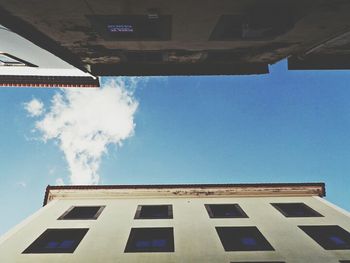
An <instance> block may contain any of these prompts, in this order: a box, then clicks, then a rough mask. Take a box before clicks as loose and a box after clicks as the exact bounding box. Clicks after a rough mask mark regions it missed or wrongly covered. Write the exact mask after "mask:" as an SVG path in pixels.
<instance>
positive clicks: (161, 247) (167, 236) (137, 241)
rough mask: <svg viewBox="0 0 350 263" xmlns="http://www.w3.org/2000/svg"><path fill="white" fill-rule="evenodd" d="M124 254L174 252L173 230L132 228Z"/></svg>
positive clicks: (168, 228)
mask: <svg viewBox="0 0 350 263" xmlns="http://www.w3.org/2000/svg"><path fill="white" fill-rule="evenodd" d="M125 252H126V253H137V252H174V232H173V228H171V227H164V228H132V229H131V231H130V235H129V239H128V242H127V245H126V248H125Z"/></svg>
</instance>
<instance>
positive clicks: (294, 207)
mask: <svg viewBox="0 0 350 263" xmlns="http://www.w3.org/2000/svg"><path fill="white" fill-rule="evenodd" d="M271 205H272V206H274V207H275V208H276V209H277V210H278V211H280V212H281V213H282V214H283V215H284V216H285V217H323V215H321V214H320V213H318V212H316V211H315V210H313V209H312V208H311V207H309V206H307V205H306V204H304V203H273V204H271Z"/></svg>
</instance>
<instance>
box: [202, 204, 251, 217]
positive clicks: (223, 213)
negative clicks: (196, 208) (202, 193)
mask: <svg viewBox="0 0 350 263" xmlns="http://www.w3.org/2000/svg"><path fill="white" fill-rule="evenodd" d="M205 208H206V209H207V212H208V214H209V216H210V218H247V217H248V216H247V214H246V213H244V211H243V210H242V208H241V207H240V206H239V205H238V204H214V205H205Z"/></svg>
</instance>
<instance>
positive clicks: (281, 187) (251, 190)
mask: <svg viewBox="0 0 350 263" xmlns="http://www.w3.org/2000/svg"><path fill="white" fill-rule="evenodd" d="M82 191H84V192H82ZM131 191H132V193H131ZM325 195H326V191H325V184H324V183H267V184H266V183H262V184H172V185H68V186H50V185H48V186H47V188H46V192H45V198H44V205H46V204H47V203H48V202H50V201H51V200H53V199H56V198H58V199H61V198H62V199H63V198H103V197H106V196H107V197H108V198H118V197H119V198H120V197H124V198H125V197H127V198H130V197H131V196H132V197H139V196H146V197H205V196H211V197H214V196H215V197H220V196H221V197H232V196H236V197H240V196H321V197H323V196H325Z"/></svg>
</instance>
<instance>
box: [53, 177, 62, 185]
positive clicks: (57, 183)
mask: <svg viewBox="0 0 350 263" xmlns="http://www.w3.org/2000/svg"><path fill="white" fill-rule="evenodd" d="M55 183H56V185H64V181H63V179H62V178H57V179H56V181H55Z"/></svg>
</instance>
